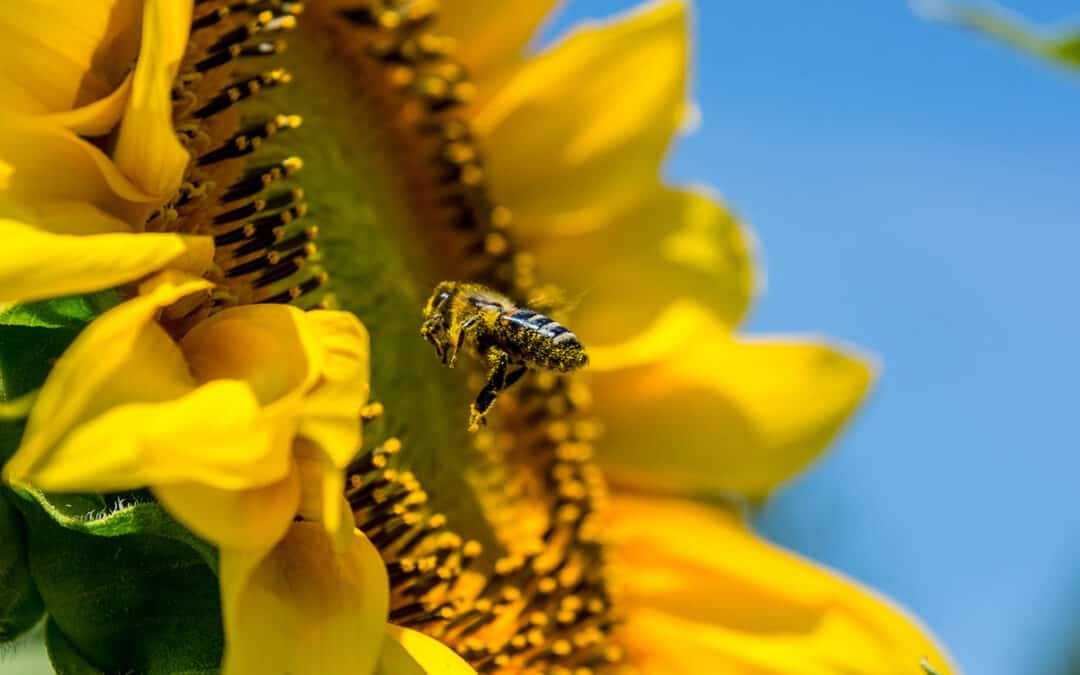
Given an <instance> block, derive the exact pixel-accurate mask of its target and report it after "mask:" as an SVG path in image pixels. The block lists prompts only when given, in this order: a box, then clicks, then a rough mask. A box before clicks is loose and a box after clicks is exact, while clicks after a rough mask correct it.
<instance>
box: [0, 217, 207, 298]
mask: <svg viewBox="0 0 1080 675" xmlns="http://www.w3.org/2000/svg"><path fill="white" fill-rule="evenodd" d="M69 206H71V207H72V208H69V209H66V213H65V215H64V222H65V223H67V224H69V225H75V224H76V223H79V224H81V225H83V226H85V227H88V228H91V227H92V228H98V227H103V225H102V223H103V222H104V223H106V224H108V223H110V221H111V224H114V225H116V226H118V227H119V228H124V224H123V223H121V222H119V221H116V220H115V219H111V218H109V217H108V216H104V214H101V213H100V212H97V211H95V210H94V209H92V208H91V207H89V206H87V205H85V204H72V205H69ZM204 239H205V240H204ZM0 240H2V241H4V243H5V244H6V250H5V252H4V256H3V258H2V259H0V289H2V290H0V295H2V296H3V297H2V298H0V301H3V302H28V301H32V300H40V299H43V298H50V297H58V296H63V295H74V294H77V293H88V292H91V291H97V290H100V289H103V288H110V287H112V286H118V285H120V284H123V283H127V282H129V281H132V280H135V279H137V278H139V277H142V276H145V275H147V274H150V273H151V272H155V271H157V270H159V269H161V268H163V267H165V266H167V265H168V264H169V263H171V262H173V261H176V260H179V259H181V258H182V257H184V256H185V255H186V254H189V253H193V249H198V250H205V248H206V244H207V243H208V241H209V240H208V239H206V238H195V239H190V238H185V237H182V236H180V235H175V234H157V233H154V234H148V233H140V234H133V233H130V232H128V233H124V232H115V233H107V234H90V235H86V236H77V235H72V234H53V233H50V232H46V231H42V230H41V229H38V228H37V227H34V226H32V225H29V224H26V223H23V222H20V221H17V220H12V219H8V218H0Z"/></svg>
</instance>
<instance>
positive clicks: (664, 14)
mask: <svg viewBox="0 0 1080 675" xmlns="http://www.w3.org/2000/svg"><path fill="white" fill-rule="evenodd" d="M687 40H688V37H687V21H686V9H685V6H684V5H683V3H681V2H665V3H660V4H658V5H654V6H651V7H650V8H648V9H647V10H645V11H642V12H640V13H638V14H635V15H633V16H631V17H629V18H626V19H623V20H620V21H618V22H616V23H611V24H609V25H605V26H603V27H600V28H589V29H585V30H582V31H580V32H578V33H577V34H575V35H573V36H572V37H570V38H569V39H567V40H566V41H565V42H564V43H562V44H561V45H559V46H557V47H555V48H553V49H552V50H551V51H549V52H547V53H545V54H542V55H540V56H537V57H535V58H534V59H531V60H530V61H529V62H527V63H526V64H525V65H523V66H522V67H521V68H520V70H518V71H517V72H515V73H514V74H513V77H512V78H511V79H510V80H509V81H508V83H507V84H506V86H505V87H503V89H502V90H500V91H499V93H498V94H497V95H496V96H495V97H494V98H493V99H492V100H491V101H490V102H488V103H486V104H484V105H483V106H482V107H481V108H480V109H479V110H477V111H476V114H475V119H474V124H475V128H476V130H477V132H478V135H479V136H480V137H481V138H483V139H484V145H485V147H486V148H487V150H488V153H489V154H488V171H489V175H490V179H491V186H492V191H493V194H494V196H495V198H496V200H497V201H499V202H500V203H502V204H505V205H506V206H508V207H509V208H510V210H511V211H512V212H513V214H514V220H515V224H516V226H517V228H518V230H519V231H521V232H523V233H525V234H526V235H527V236H535V235H538V234H541V233H544V232H547V231H549V230H556V231H558V230H560V229H562V228H567V227H570V228H573V227H578V226H579V225H580V223H581V222H583V221H586V222H589V223H598V224H605V225H606V224H608V223H610V222H612V221H613V219H614V218H615V217H616V216H617V215H618V214H621V213H623V212H625V211H626V210H628V209H629V208H630V207H631V206H632V205H633V204H634V203H636V201H637V200H638V199H639V198H640V196H641V195H642V193H643V192H646V191H648V190H650V189H651V188H652V186H653V185H655V183H656V176H657V173H658V171H659V167H660V163H661V160H662V158H663V155H664V152H665V149H666V148H667V146H668V142H669V141H670V139H671V137H672V134H673V133H674V132H675V130H676V128H677V127H678V126H679V123H680V120H681V119H682V116H683V110H684V107H685V106H684V96H685V90H686V65H687Z"/></svg>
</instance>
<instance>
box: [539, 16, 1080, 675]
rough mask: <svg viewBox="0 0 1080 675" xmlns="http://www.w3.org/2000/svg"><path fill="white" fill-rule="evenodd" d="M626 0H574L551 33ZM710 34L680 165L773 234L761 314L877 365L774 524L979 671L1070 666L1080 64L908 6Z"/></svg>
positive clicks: (675, 173) (1078, 584)
mask: <svg viewBox="0 0 1080 675" xmlns="http://www.w3.org/2000/svg"><path fill="white" fill-rule="evenodd" d="M632 4H633V3H631V2H627V1H614V0H606V1H605V0H575V1H574V2H571V3H570V4H569V6H568V8H567V10H566V11H565V12H564V13H563V15H562V17H561V18H560V20H559V21H558V22H557V24H556V25H555V26H554V27H553V30H559V29H562V28H564V27H565V26H568V25H570V24H572V23H574V22H575V21H577V20H579V19H581V18H584V17H600V16H605V15H608V14H611V13H613V12H616V11H619V10H620V9H622V8H625V7H629V6H631V5H632ZM1013 8H1014V9H1016V10H1019V11H1022V12H1023V13H1024V14H1025V15H1027V16H1029V17H1031V18H1032V19H1034V20H1037V21H1040V22H1045V23H1054V24H1059V22H1060V21H1061V20H1063V19H1067V18H1068V17H1070V16H1073V17H1077V14H1078V13H1080V4H1077V3H1076V2H1075V0H1072V2H1065V1H1058V0H1053V1H1051V0H1043V1H1038V0H1027V1H1026V2H1025V3H1024V4H1023V5H1021V4H1019V1H1018V2H1017V3H1016V4H1014V5H1013ZM1078 18H1080V17H1078ZM696 31H697V38H698V39H697V47H696V52H697V54H696V67H697V72H696V85H695V98H696V100H697V101H698V102H699V103H700V106H701V108H702V111H703V114H704V118H703V124H702V126H701V128H700V129H699V130H698V131H697V133H696V134H695V135H694V136H693V142H692V143H691V142H685V141H684V142H683V143H682V144H681V145H680V146H679V147H678V148H677V149H676V151H675V153H674V154H673V156H672V158H671V161H670V163H669V166H668V171H667V173H668V175H669V176H670V177H672V178H673V179H678V180H681V181H691V180H692V181H697V182H705V183H707V184H710V185H713V186H715V187H716V188H717V189H718V190H719V191H720V192H721V193H722V194H723V195H724V196H725V197H726V199H727V200H728V201H729V202H730V203H731V204H732V206H733V207H734V208H735V209H736V210H737V211H738V212H739V213H740V214H741V215H742V216H743V217H744V218H745V219H746V220H747V221H749V222H750V223H751V224H752V226H753V227H754V229H755V231H756V232H757V234H758V236H759V238H760V240H761V243H762V249H763V258H764V262H765V266H766V269H767V274H768V287H767V290H766V292H765V295H764V297H763V298H762V300H761V301H760V303H759V304H758V306H757V308H756V310H755V312H754V314H753V316H752V317H751V321H750V324H749V328H750V329H751V330H753V331H760V332H770V331H772V332H784V333H789V332H796V331H797V332H812V333H824V334H828V335H830V336H834V337H835V338H838V339H841V340H843V341H846V342H850V343H853V344H856V345H859V346H860V347H862V348H864V349H867V350H870V351H872V352H874V353H876V354H877V355H878V356H879V358H880V359H881V360H882V362H883V363H884V373H883V377H882V379H881V381H880V383H879V386H878V387H877V390H876V392H875V394H874V396H873V399H872V400H871V401H870V403H869V405H868V406H867V408H866V410H865V412H864V413H863V414H862V415H861V417H860V418H859V419H858V420H857V422H856V424H855V425H854V426H853V428H852V429H851V430H850V433H848V434H847V435H846V436H845V437H844V438H843V440H842V442H840V443H839V444H838V445H837V446H836V447H835V449H834V451H833V452H832V453H831V454H830V455H829V456H828V457H827V458H825V459H824V461H822V462H820V463H819V464H818V465H817V466H816V467H815V468H814V469H813V470H812V471H811V472H809V473H808V474H807V475H806V476H804V477H803V478H801V479H800V480H799V481H798V482H796V483H795V484H794V485H792V486H791V487H790V489H788V490H787V491H786V492H785V493H783V494H782V495H781V496H780V497H779V498H778V499H777V500H776V501H775V502H774V503H772V504H771V505H770V506H769V507H768V508H767V509H766V511H765V513H764V514H763V515H762V517H761V519H760V525H761V527H762V529H763V530H764V531H765V532H766V533H767V534H768V535H769V536H770V537H772V538H774V539H776V540H777V541H779V542H781V543H783V544H785V545H787V546H789V547H791V548H793V549H795V550H797V551H800V552H802V553H805V554H807V555H809V556H811V557H813V558H815V559H818V560H821V561H824V562H826V563H828V564H830V565H832V566H834V567H836V568H839V569H841V570H843V571H845V572H847V573H849V574H850V575H852V576H854V577H856V578H859V579H861V580H863V581H865V582H867V583H869V584H870V585H872V586H874V587H876V588H879V589H881V590H883V591H885V592H886V593H888V594H890V595H891V596H893V597H895V598H897V599H899V600H900V601H901V602H903V603H904V604H905V605H907V606H908V607H910V608H912V609H913V610H914V611H915V612H917V613H918V614H919V615H920V616H921V617H922V618H923V620H924V621H925V622H926V623H927V624H928V625H930V626H931V627H932V628H933V629H934V630H935V631H936V633H937V634H938V635H939V636H941V637H942V639H943V640H944V641H945V642H946V643H947V644H948V646H949V647H950V649H951V650H952V651H953V652H954V654H955V655H956V656H957V658H958V659H959V661H960V663H961V665H962V666H963V667H964V669H965V670H966V671H967V672H968V673H970V674H972V675H974V674H979V675H1013V674H1016V675H1019V674H1024V675H1030V674H1038V673H1052V672H1055V667H1059V664H1060V653H1061V652H1063V651H1064V648H1065V646H1066V645H1065V642H1066V639H1067V638H1066V634H1065V631H1066V628H1067V622H1068V618H1069V614H1070V613H1072V614H1073V615H1075V617H1076V620H1077V621H1078V622H1080V612H1077V611H1076V610H1077V607H1080V568H1078V567H1077V566H1076V565H1074V564H1072V561H1074V560H1076V559H1080V543H1078V542H1080V508H1077V507H1076V503H1075V502H1076V498H1075V495H1076V494H1077V489H1076V486H1077V483H1078V481H1077V475H1078V473H1080V454H1078V453H1077V450H1078V449H1080V448H1078V443H1077V441H1076V436H1077V435H1076V431H1075V420H1076V419H1077V414H1078V411H1080V390H1078V386H1080V348H1078V346H1080V310H1078V302H1077V297H1078V295H1080V264H1078V263H1080V77H1078V76H1076V75H1073V74H1070V73H1068V72H1066V71H1062V70H1058V69H1055V68H1052V67H1049V66H1046V65H1044V64H1041V63H1038V62H1035V61H1033V60H1030V59H1028V58H1026V57H1024V56H1022V55H1020V54H1017V53H1015V52H1012V51H1010V50H1008V49H1006V48H1003V47H1001V46H999V45H997V44H993V43H990V42H988V41H986V40H984V39H981V38H979V37H978V36H976V35H974V34H971V33H968V32H965V31H962V30H959V29H956V28H954V27H950V26H942V25H938V24H932V23H926V22H924V21H922V20H920V19H918V18H916V17H915V16H914V15H912V14H911V13H910V11H909V10H908V9H907V7H906V5H905V4H904V3H903V2H901V1H898V0H889V1H880V0H879V1H877V2H866V1H865V0H838V1H836V2H830V3H819V2H816V3H807V2H802V1H799V0H787V1H784V2H753V3H751V2H721V1H717V0H707V1H705V2H698V3H697V9H696ZM550 32H551V31H549V33H550Z"/></svg>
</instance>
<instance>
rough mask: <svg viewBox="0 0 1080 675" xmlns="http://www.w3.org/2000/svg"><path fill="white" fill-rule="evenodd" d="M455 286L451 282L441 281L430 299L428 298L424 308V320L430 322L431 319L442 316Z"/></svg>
mask: <svg viewBox="0 0 1080 675" xmlns="http://www.w3.org/2000/svg"><path fill="white" fill-rule="evenodd" d="M456 285H457V284H456V283H455V282H453V281H443V282H441V283H440V284H439V285H438V286H436V287H435V290H434V291H432V293H431V297H430V298H428V301H427V305H426V306H425V307H424V319H425V320H430V319H431V318H432V317H434V316H436V315H441V314H442V311H443V309H444V308H445V307H446V304H447V303H448V302H450V298H451V297H452V296H453V295H454V290H455V286H456Z"/></svg>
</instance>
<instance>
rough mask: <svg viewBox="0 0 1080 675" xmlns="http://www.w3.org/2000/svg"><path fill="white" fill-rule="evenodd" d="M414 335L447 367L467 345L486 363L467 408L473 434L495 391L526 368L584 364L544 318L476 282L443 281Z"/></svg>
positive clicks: (560, 329)
mask: <svg viewBox="0 0 1080 675" xmlns="http://www.w3.org/2000/svg"><path fill="white" fill-rule="evenodd" d="M420 335H421V336H423V337H424V339H426V340H427V341H428V342H430V343H431V344H432V346H433V347H435V354H436V355H437V356H438V357H439V360H440V361H442V363H443V365H445V366H449V367H450V368H453V367H454V366H455V365H456V364H457V357H458V353H459V352H460V351H461V350H462V348H463V347H465V346H466V345H468V346H469V347H470V349H471V351H472V352H474V353H475V355H476V356H477V357H478V358H479V359H480V360H481V361H482V362H483V363H485V364H486V365H487V367H488V376H487V383H486V384H485V385H484V387H483V389H481V390H480V393H479V394H477V396H476V400H475V401H474V402H473V403H472V405H471V406H470V408H469V431H471V432H475V431H477V430H479V429H480V425H482V424H484V423H485V421H486V417H485V416H486V415H487V413H488V411H490V410H491V407H492V406H493V405H494V404H495V399H496V397H498V395H499V393H500V392H503V391H505V390H506V389H507V388H508V387H510V386H511V385H513V384H514V383H515V382H517V381H518V380H520V379H521V376H522V375H524V374H525V373H526V372H528V370H529V369H530V368H542V369H545V370H554V371H558V372H561V373H566V372H570V371H572V370H577V369H579V368H582V367H584V366H585V365H586V364H588V362H589V357H588V355H587V354H586V353H585V348H584V347H583V346H582V345H581V342H579V341H578V339H577V336H576V335H574V334H573V333H571V332H570V331H569V330H568V329H567V328H566V327H564V326H562V325H561V324H559V323H558V322H556V321H555V320H553V319H551V318H550V317H547V316H544V315H543V314H540V313H539V312H534V311H533V310H531V309H525V308H523V307H517V306H516V305H514V303H513V302H512V301H511V300H510V298H507V297H506V296H505V295H502V294H501V293H497V292H496V291H493V290H491V289H490V288H487V287H485V286H481V285H480V284H474V283H468V282H462V281H444V282H442V283H440V284H439V285H438V286H436V287H435V290H434V292H432V294H431V298H430V299H429V300H428V302H427V305H426V306H425V307H424V322H423V325H422V326H421V327H420Z"/></svg>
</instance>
